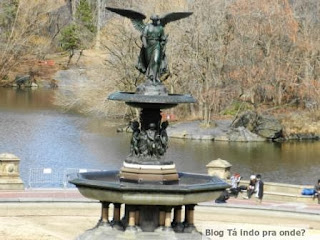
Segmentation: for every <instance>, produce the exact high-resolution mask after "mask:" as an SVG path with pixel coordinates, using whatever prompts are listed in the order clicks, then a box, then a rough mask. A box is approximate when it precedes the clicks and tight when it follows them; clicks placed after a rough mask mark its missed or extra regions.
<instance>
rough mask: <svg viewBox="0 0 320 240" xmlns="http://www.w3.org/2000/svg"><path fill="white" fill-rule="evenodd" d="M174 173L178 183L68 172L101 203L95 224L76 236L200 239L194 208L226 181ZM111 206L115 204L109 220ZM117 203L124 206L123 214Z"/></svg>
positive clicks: (84, 239) (105, 173)
mask: <svg viewBox="0 0 320 240" xmlns="http://www.w3.org/2000/svg"><path fill="white" fill-rule="evenodd" d="M177 174H178V177H179V181H177V182H171V184H168V183H166V184H163V183H161V182H158V183H157V182H149V183H148V182H144V183H143V184H139V183H134V182H127V181H121V178H120V176H121V174H120V172H119V171H101V172H89V173H79V174H77V175H74V176H71V180H70V181H69V182H70V183H73V184H74V185H76V187H77V188H78V190H79V191H80V193H81V194H82V195H83V196H85V197H87V198H91V199H95V200H99V201H100V202H101V203H102V211H101V218H100V220H99V222H98V224H97V226H96V227H95V228H93V229H91V230H88V231H87V232H85V233H84V234H82V235H81V236H79V237H78V238H77V239H79V240H87V239H91V240H99V239H140V240H141V239H200V237H201V235H200V233H199V232H198V231H197V230H196V228H195V226H194V220H193V219H194V216H193V214H194V206H195V205H196V204H197V203H199V202H205V201H212V200H213V199H216V198H217V197H218V196H219V195H220V194H221V192H222V191H224V190H225V189H226V188H227V187H229V185H228V184H227V183H226V182H224V181H222V180H221V179H220V178H217V177H211V176H208V175H202V174H191V173H183V172H178V173H177ZM110 204H113V206H114V211H113V218H112V220H111V218H110V217H109V206H110ZM121 205H122V206H123V207H124V209H123V212H124V214H123V217H122V218H121V217H120V212H121V211H120V209H121ZM183 210H184V214H182V211H183ZM172 213H173V215H174V216H173V220H172V216H171V215H172ZM182 215H184V220H183V221H182Z"/></svg>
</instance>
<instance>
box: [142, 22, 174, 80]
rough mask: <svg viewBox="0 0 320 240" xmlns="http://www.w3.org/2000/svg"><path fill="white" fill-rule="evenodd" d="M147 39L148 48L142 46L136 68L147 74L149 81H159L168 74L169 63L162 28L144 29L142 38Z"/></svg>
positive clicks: (147, 27)
mask: <svg viewBox="0 0 320 240" xmlns="http://www.w3.org/2000/svg"><path fill="white" fill-rule="evenodd" d="M143 37H144V38H145V39H146V41H147V44H148V46H147V47H144V46H142V48H141V50H140V54H139V58H138V63H137V65H136V68H137V69H138V70H139V71H140V72H141V73H144V74H146V76H147V78H148V79H155V78H156V79H158V78H160V76H161V75H162V74H163V73H165V72H167V69H168V63H167V59H166V56H165V49H164V48H165V42H166V38H165V35H164V31H163V27H162V26H153V28H151V27H149V25H147V26H146V27H145V29H144V32H143V35H142V38H143Z"/></svg>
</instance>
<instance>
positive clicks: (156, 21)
mask: <svg viewBox="0 0 320 240" xmlns="http://www.w3.org/2000/svg"><path fill="white" fill-rule="evenodd" d="M150 20H151V21H152V23H153V24H156V25H157V24H159V23H160V18H159V15H156V14H152V15H151V17H150Z"/></svg>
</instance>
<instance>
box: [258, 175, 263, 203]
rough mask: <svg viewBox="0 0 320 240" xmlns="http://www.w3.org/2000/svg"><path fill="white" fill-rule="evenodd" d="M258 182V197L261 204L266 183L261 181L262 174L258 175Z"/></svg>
mask: <svg viewBox="0 0 320 240" xmlns="http://www.w3.org/2000/svg"><path fill="white" fill-rule="evenodd" d="M256 180H257V188H256V197H257V198H258V199H259V203H261V202H262V198H263V191H264V182H263V181H262V180H261V175H260V174H257V176H256Z"/></svg>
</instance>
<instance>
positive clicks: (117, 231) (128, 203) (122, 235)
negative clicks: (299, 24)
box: [70, 83, 229, 240]
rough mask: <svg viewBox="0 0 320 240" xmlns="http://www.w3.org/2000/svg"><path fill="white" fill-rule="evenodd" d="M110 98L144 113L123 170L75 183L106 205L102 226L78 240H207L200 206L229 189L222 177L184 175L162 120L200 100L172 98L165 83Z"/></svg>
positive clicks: (134, 125)
mask: <svg viewBox="0 0 320 240" xmlns="http://www.w3.org/2000/svg"><path fill="white" fill-rule="evenodd" d="M108 99H109V100H115V101H124V102H125V103H126V104H127V105H129V106H132V107H136V108H140V109H142V110H141V113H140V119H139V121H136V122H134V123H131V126H132V129H133V133H132V139H131V144H130V155H129V156H128V157H127V158H126V159H125V160H124V161H123V166H122V168H121V169H120V170H119V171H100V172H87V173H79V174H77V175H76V176H74V177H73V178H72V179H71V180H70V183H73V184H74V185H76V187H77V188H78V189H79V191H80V193H81V194H82V195H83V196H85V197H87V198H91V199H95V200H99V201H100V202H101V203H102V211H101V217H100V220H99V222H98V224H97V226H96V227H95V228H93V229H91V230H88V231H87V232H85V233H84V234H82V235H80V236H79V237H78V238H77V239H79V240H80V239H81V240H86V239H91V240H99V239H128V238H129V239H201V234H200V233H199V232H198V231H197V229H196V228H195V226H194V215H193V214H194V206H195V205H196V204H198V203H200V202H206V201H212V200H213V199H215V198H217V197H218V196H219V195H220V194H221V193H222V191H224V190H225V189H226V188H227V187H229V185H228V184H227V183H226V182H224V181H222V180H221V179H219V178H218V177H212V176H208V175H202V174H193V173H183V172H178V171H177V170H176V166H175V164H174V161H173V159H167V158H166V157H165V152H166V149H167V143H168V137H167V134H166V126H167V123H165V124H164V122H163V121H162V119H161V109H168V108H171V107H175V106H177V105H178V104H180V103H194V102H195V100H194V98H193V97H192V96H190V95H178V94H168V93H167V91H166V89H165V87H164V86H163V85H162V83H159V84H156V85H152V84H146V83H145V84H141V85H140V86H139V87H138V88H137V90H136V92H135V93H132V92H116V93H113V94H111V95H110V96H109V97H108ZM110 204H113V216H109V206H110ZM121 206H122V207H123V211H120V210H121ZM182 211H184V212H182ZM121 212H123V216H122V217H121V216H120V214H121ZM172 214H173V217H172ZM182 216H184V219H182ZM172 219H173V220H172Z"/></svg>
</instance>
